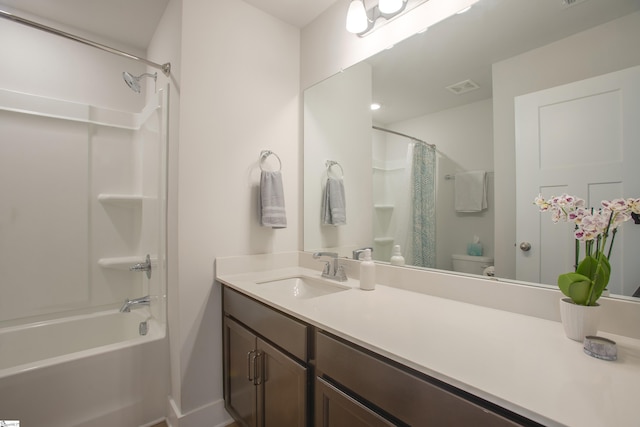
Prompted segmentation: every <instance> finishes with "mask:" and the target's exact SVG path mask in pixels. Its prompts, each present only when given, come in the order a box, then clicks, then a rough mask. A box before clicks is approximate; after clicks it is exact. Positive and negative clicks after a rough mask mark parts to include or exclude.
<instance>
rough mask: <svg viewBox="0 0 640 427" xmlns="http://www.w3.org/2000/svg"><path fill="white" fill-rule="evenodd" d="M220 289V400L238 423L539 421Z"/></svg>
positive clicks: (296, 426) (299, 426) (325, 425)
mask: <svg viewBox="0 0 640 427" xmlns="http://www.w3.org/2000/svg"><path fill="white" fill-rule="evenodd" d="M222 293H223V307H224V319H223V322H224V343H223V347H224V348H223V350H224V397H225V408H226V409H227V410H228V411H229V413H230V414H231V415H232V416H233V417H234V418H235V420H236V421H237V422H238V423H239V424H240V425H242V426H245V427H304V426H315V427H389V426H436V427H440V426H447V427H483V426H485V427H514V426H540V424H538V423H536V422H533V421H531V420H528V419H526V418H524V417H522V416H520V415H518V414H515V413H513V412H511V411H508V410H506V409H504V408H501V407H499V406H496V405H495V404H492V403H490V402H487V401H485V400H482V399H479V398H477V397H476V396H473V395H471V394H469V393H466V392H464V391H462V390H459V389H457V388H454V387H452V386H450V385H448V384H446V383H443V382H442V381H438V380H436V379H434V378H432V377H429V376H427V375H424V374H422V373H420V372H417V371H415V370H412V369H410V368H408V367H406V366H404V365H401V364H399V363H397V362H395V361H392V360H390V359H388V358H385V357H384V356H381V355H379V354H377V353H375V352H372V351H370V350H367V349H364V348H362V347H360V346H358V345H356V344H354V343H351V342H349V341H347V340H345V339H342V338H339V337H336V336H334V335H332V334H330V333H327V332H324V331H321V330H318V329H316V328H314V327H312V326H310V325H308V324H306V323H304V322H302V321H300V320H299V319H296V318H294V317H292V316H289V315H287V314H284V313H282V312H280V311H277V310H275V309H273V308H271V307H269V306H267V305H265V304H263V303H261V302H258V301H256V300H254V299H251V298H249V297H247V296H245V295H243V294H241V293H239V292H236V291H235V290H233V289H231V288H229V287H227V286H223V291H222ZM469 357H473V356H469Z"/></svg>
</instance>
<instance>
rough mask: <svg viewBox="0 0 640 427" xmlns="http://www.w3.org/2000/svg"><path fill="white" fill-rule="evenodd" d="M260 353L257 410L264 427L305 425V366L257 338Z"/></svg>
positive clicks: (303, 426) (297, 426)
mask: <svg viewBox="0 0 640 427" xmlns="http://www.w3.org/2000/svg"><path fill="white" fill-rule="evenodd" d="M257 348H258V349H259V351H260V353H261V354H262V364H261V368H262V369H261V371H262V372H261V375H260V378H261V382H262V384H261V387H259V396H258V413H259V414H262V415H263V416H264V423H261V425H263V426H264V427H305V426H306V425H307V378H308V376H307V368H305V367H304V366H302V365H300V364H299V363H297V362H295V361H294V360H293V359H291V358H290V357H288V356H286V355H285V354H284V353H282V352H281V351H279V350H277V349H276V348H275V347H273V346H271V345H269V344H268V343H266V342H264V341H262V340H261V339H260V338H258V347H257Z"/></svg>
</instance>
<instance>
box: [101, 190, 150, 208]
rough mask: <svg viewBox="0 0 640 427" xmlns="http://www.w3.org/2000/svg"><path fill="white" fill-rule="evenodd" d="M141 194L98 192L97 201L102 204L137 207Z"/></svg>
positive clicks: (140, 200) (139, 203)
mask: <svg viewBox="0 0 640 427" xmlns="http://www.w3.org/2000/svg"><path fill="white" fill-rule="evenodd" d="M142 199H143V196H142V195H139V194H108V193H101V194H98V201H99V202H100V203H102V204H108V205H117V206H125V207H131V208H135V207H139V206H141V205H142Z"/></svg>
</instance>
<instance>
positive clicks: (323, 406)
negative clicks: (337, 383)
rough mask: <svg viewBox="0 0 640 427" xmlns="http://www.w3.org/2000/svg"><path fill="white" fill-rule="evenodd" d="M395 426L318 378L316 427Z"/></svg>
mask: <svg viewBox="0 0 640 427" xmlns="http://www.w3.org/2000/svg"><path fill="white" fill-rule="evenodd" d="M394 425H395V424H393V423H391V422H389V421H387V420H386V419H384V418H382V417H381V416H380V415H378V414H376V413H375V412H373V411H371V410H370V409H369V408H367V407H366V406H363V405H362V404H360V403H359V402H358V401H356V400H354V399H352V398H351V397H349V396H348V395H346V394H344V393H343V392H341V391H340V390H338V389H337V388H335V387H334V386H332V385H331V384H329V383H327V382H326V381H324V380H323V379H322V378H316V420H315V427H388V426H394Z"/></svg>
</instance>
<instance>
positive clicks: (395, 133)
mask: <svg viewBox="0 0 640 427" xmlns="http://www.w3.org/2000/svg"><path fill="white" fill-rule="evenodd" d="M371 127H372V128H374V129H376V130H381V131H382V132H388V133H392V134H394V135H398V136H404V137H405V138H409V139H411V140H412V141H415V142H419V143H421V144H425V145H427V146H429V147H432V148H436V145H435V144H429V143H428V142H426V141H423V140H421V139H418V138H415V137H413V136H409V135H405V134H404V133H400V132H396V131H395V130H391V129H385V128H381V127H378V126H371Z"/></svg>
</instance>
